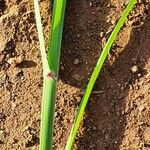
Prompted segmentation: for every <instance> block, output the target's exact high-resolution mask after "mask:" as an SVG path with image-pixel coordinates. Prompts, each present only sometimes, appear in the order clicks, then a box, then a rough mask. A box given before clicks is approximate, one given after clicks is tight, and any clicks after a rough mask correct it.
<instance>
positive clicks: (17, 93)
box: [0, 0, 150, 150]
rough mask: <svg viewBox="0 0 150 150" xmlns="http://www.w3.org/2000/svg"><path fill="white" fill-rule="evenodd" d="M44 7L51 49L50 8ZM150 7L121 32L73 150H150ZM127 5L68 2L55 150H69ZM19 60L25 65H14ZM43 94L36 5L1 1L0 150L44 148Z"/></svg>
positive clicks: (139, 8)
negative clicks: (92, 80)
mask: <svg viewBox="0 0 150 150" xmlns="http://www.w3.org/2000/svg"><path fill="white" fill-rule="evenodd" d="M40 2H41V11H42V16H43V25H44V31H45V35H46V43H47V45H48V39H49V36H48V34H49V26H50V10H51V4H50V3H49V0H41V1H40ZM149 4H150V2H149V1H147V2H146V1H145V2H143V3H140V4H137V5H136V7H135V8H134V10H133V11H132V13H131V14H130V16H129V17H128V19H127V21H126V23H125V25H124V26H123V28H122V30H121V32H120V33H119V35H118V38H117V41H116V43H115V44H114V45H113V47H112V50H111V52H110V54H109V56H108V59H107V62H106V63H105V66H104V67H103V70H102V72H101V74H100V76H99V78H98V80H97V82H96V85H95V87H94V90H93V91H96V92H93V94H92V95H91V98H90V100H89V103H88V106H87V109H86V112H85V116H84V120H83V122H82V125H81V128H80V131H79V134H78V137H77V139H76V142H75V145H74V149H75V150H149V149H150V108H149V107H150V5H149ZM125 6H126V0H123V1H122V0H111V1H110V0H86V1H80V0H74V1H73V0H70V1H68V3H67V10H66V17H65V24H64V35H63V44H62V53H61V65H60V76H59V77H60V78H59V81H58V93H57V101H56V114H55V131H54V145H53V147H54V150H64V146H65V144H66V140H67V137H68V135H69V132H70V129H71V125H72V123H73V119H74V116H75V112H76V110H77V108H78V105H79V102H80V100H81V97H82V95H81V94H80V93H82V91H83V89H85V87H86V84H87V82H88V80H89V77H90V74H91V72H92V69H93V67H94V65H95V63H96V61H97V59H98V57H99V54H100V53H101V51H102V48H103V46H104V44H105V43H106V41H107V39H108V37H109V35H110V33H111V31H112V29H113V27H114V26H115V24H116V22H117V20H118V19H119V17H120V15H121V12H122V11H123V9H124V8H125ZM20 56H21V57H20ZM10 58H14V59H13V60H14V61H13V62H12V59H10ZM18 58H19V59H22V60H21V63H20V64H18V65H15V63H16V62H17V61H20V60H17V59H18ZM10 62H12V63H11V64H10ZM41 91H42V68H41V58H40V52H39V46H38V38H37V32H36V26H35V19H34V10H33V1H29V0H0V149H2V150H26V149H27V150H37V149H38V146H39V124H40V108H41V93H42V92H41Z"/></svg>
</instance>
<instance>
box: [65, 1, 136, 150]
mask: <svg viewBox="0 0 150 150" xmlns="http://www.w3.org/2000/svg"><path fill="white" fill-rule="evenodd" d="M136 3H137V0H130V1H129V3H128V5H127V7H126V9H125V10H124V12H123V14H122V16H121V18H120V20H119V21H118V23H117V25H116V26H115V28H114V30H113V32H112V34H111V35H110V37H109V39H108V41H107V43H106V45H105V47H104V49H103V51H102V53H101V55H100V58H99V59H98V62H97V64H96V66H95V68H94V71H93V73H92V75H91V78H90V81H89V83H88V85H87V88H86V91H85V93H84V96H83V98H82V100H81V104H80V106H79V109H78V112H77V115H76V118H75V121H74V124H73V126H72V129H71V132H70V135H69V138H68V141H67V145H66V148H65V150H72V147H73V144H74V140H75V137H76V134H77V131H78V129H79V126H80V123H81V121H82V118H83V115H84V110H85V107H86V105H87V102H88V99H89V97H90V94H91V91H92V89H93V87H94V84H95V81H96V79H97V77H98V75H99V73H100V71H101V68H102V66H103V64H104V61H105V59H106V57H107V55H108V53H109V51H110V49H111V46H112V44H113V43H114V41H115V40H116V38H117V35H118V32H119V31H120V29H121V27H122V26H123V24H124V22H125V20H126V18H127V16H128V15H129V13H130V11H131V10H132V9H133V7H134V5H135V4H136Z"/></svg>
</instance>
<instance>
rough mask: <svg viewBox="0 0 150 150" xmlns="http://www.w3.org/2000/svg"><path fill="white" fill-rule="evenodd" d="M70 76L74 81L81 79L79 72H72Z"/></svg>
mask: <svg viewBox="0 0 150 150" xmlns="http://www.w3.org/2000/svg"><path fill="white" fill-rule="evenodd" d="M72 78H74V79H75V80H76V81H81V79H82V78H81V76H80V75H79V74H74V75H73V76H72Z"/></svg>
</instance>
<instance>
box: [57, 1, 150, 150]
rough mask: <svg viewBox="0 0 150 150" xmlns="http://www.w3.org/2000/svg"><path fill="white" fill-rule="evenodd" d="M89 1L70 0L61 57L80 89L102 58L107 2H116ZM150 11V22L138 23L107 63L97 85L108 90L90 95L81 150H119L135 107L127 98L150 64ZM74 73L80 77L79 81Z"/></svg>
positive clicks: (64, 73)
mask: <svg viewBox="0 0 150 150" xmlns="http://www.w3.org/2000/svg"><path fill="white" fill-rule="evenodd" d="M93 2H94V1H93ZM95 2H96V1H95ZM89 3H90V1H88V2H80V1H79V0H76V1H75V2H73V1H68V9H67V14H66V22H65V31H64V37H63V38H64V41H63V50H62V56H61V62H62V66H61V68H62V70H61V71H60V78H61V79H62V80H64V82H66V83H68V84H70V85H72V86H75V87H78V88H80V89H83V88H85V86H86V83H87V81H88V78H89V76H90V73H91V71H92V70H91V68H93V66H94V64H95V63H96V61H97V58H98V57H99V53H100V49H101V47H100V45H101V43H99V41H101V39H100V37H99V33H100V32H101V31H102V30H103V31H104V33H105V32H106V31H107V29H108V27H109V24H107V23H106V20H107V19H106V17H107V15H108V12H109V8H108V7H106V6H108V4H109V3H110V1H108V0H102V1H97V3H95V4H94V5H92V6H90V5H89ZM101 6H102V7H101ZM94 12H95V13H94ZM147 13H149V15H148V17H147V18H146V20H145V21H144V24H143V25H142V26H139V27H134V28H133V30H132V32H131V35H130V40H129V42H128V44H127V45H126V47H125V48H123V51H121V52H120V54H119V56H118V57H117V58H116V59H115V62H114V63H113V64H112V65H109V64H107V65H105V67H104V68H103V71H102V73H101V75H100V77H99V78H98V80H97V83H96V85H95V88H94V90H95V91H102V93H101V94H95V95H94V94H93V95H92V96H91V98H90V100H89V103H88V106H87V109H86V115H85V119H84V121H83V126H84V128H85V131H84V133H83V135H82V137H80V138H79V139H78V140H77V143H78V149H79V150H92V149H93V150H119V146H120V145H121V143H122V139H123V136H124V131H125V127H126V115H127V114H128V113H129V111H131V110H129V111H126V110H125V105H126V99H127V96H128V93H129V90H130V88H131V87H133V85H134V83H135V81H137V80H139V78H141V77H142V76H143V75H145V74H146V71H145V70H144V66H145V63H146V61H147V60H148V59H149V56H150V51H149V49H150V45H149V43H150V32H149V28H150V12H147ZM75 59H79V61H80V62H79V64H74V60H75ZM134 65H136V66H138V68H139V70H138V71H137V73H132V72H131V67H132V66H134ZM74 74H78V75H79V76H80V78H78V79H77V80H78V81H75V79H74V78H73V75H74Z"/></svg>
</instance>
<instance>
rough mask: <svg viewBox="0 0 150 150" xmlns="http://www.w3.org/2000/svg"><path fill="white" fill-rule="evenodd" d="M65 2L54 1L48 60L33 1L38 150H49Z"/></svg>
mask: <svg viewBox="0 0 150 150" xmlns="http://www.w3.org/2000/svg"><path fill="white" fill-rule="evenodd" d="M65 6H66V0H54V3H53V15H52V26H51V35H50V42H49V49H48V59H47V56H46V51H45V42H44V36H43V30H42V23H41V16H40V9H39V3H38V0H34V9H35V18H36V25H37V30H38V37H39V43H40V51H41V57H42V63H43V79H44V81H43V96H42V110H41V129H40V150H51V149H52V143H53V126H54V112H55V109H54V107H55V97H56V83H57V78H58V72H59V59H60V50H61V40H62V32H63V22H64V14H65Z"/></svg>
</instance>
